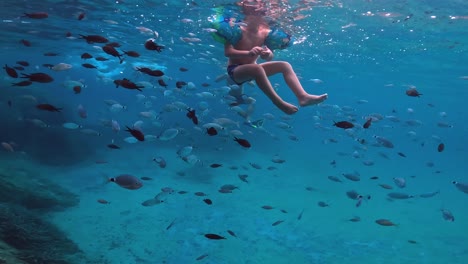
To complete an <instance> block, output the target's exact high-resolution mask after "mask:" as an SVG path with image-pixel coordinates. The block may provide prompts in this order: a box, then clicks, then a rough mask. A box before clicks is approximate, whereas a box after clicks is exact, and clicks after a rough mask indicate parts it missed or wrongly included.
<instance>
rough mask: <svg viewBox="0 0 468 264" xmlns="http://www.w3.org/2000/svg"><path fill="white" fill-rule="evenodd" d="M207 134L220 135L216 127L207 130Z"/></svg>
mask: <svg viewBox="0 0 468 264" xmlns="http://www.w3.org/2000/svg"><path fill="white" fill-rule="evenodd" d="M206 133H207V134H208V135H210V136H216V135H217V134H218V131H217V130H216V128H214V127H210V128H207V129H206Z"/></svg>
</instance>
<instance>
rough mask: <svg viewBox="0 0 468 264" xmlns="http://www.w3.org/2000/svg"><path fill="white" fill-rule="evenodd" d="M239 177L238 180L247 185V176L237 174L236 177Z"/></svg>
mask: <svg viewBox="0 0 468 264" xmlns="http://www.w3.org/2000/svg"><path fill="white" fill-rule="evenodd" d="M237 176H238V177H239V179H240V180H241V181H243V182H246V183H249V181H247V177H249V175H247V174H239V175H237Z"/></svg>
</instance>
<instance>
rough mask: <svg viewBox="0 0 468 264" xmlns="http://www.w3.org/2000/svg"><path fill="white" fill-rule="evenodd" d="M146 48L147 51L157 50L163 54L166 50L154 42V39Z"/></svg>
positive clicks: (146, 44) (147, 42)
mask: <svg viewBox="0 0 468 264" xmlns="http://www.w3.org/2000/svg"><path fill="white" fill-rule="evenodd" d="M145 48H146V49H147V50H155V51H157V52H161V51H162V50H163V49H164V46H160V45H158V44H156V42H154V39H149V40H147V41H146V42H145Z"/></svg>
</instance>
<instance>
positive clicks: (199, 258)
mask: <svg viewBox="0 0 468 264" xmlns="http://www.w3.org/2000/svg"><path fill="white" fill-rule="evenodd" d="M206 257H208V254H203V255H200V256H199V257H198V258H196V259H195V260H202V259H204V258H206Z"/></svg>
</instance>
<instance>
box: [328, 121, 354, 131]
mask: <svg viewBox="0 0 468 264" xmlns="http://www.w3.org/2000/svg"><path fill="white" fill-rule="evenodd" d="M333 122H334V121H333ZM333 125H334V126H336V127H339V128H343V129H348V128H353V127H354V125H353V123H351V122H348V121H340V122H334V124H333Z"/></svg>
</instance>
